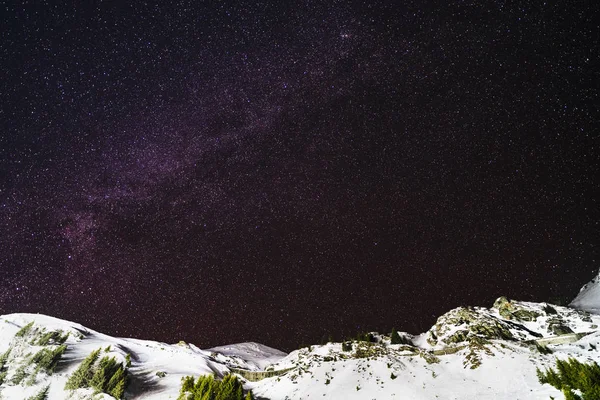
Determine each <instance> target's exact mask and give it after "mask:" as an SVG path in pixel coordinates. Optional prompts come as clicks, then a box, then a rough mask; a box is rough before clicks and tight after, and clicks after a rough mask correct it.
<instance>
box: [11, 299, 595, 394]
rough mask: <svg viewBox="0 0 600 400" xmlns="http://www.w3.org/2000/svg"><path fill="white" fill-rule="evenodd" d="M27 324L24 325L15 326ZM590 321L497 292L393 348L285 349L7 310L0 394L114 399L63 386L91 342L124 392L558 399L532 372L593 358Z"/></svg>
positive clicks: (381, 344) (359, 344)
mask: <svg viewBox="0 0 600 400" xmlns="http://www.w3.org/2000/svg"><path fill="white" fill-rule="evenodd" d="M28 324H31V325H30V328H29V330H27V328H24V327H27V326H29V325H28ZM599 325H600V315H593V314H590V313H588V312H585V311H581V310H576V309H573V308H568V307H559V306H555V305H550V304H546V303H532V302H518V301H511V300H508V299H506V298H504V297H501V298H499V299H498V300H497V301H496V302H495V303H494V305H493V307H491V308H484V307H459V308H456V309H453V310H450V311H449V312H447V313H446V314H444V315H442V316H440V317H439V318H438V320H437V322H436V324H435V325H434V326H432V327H431V329H429V330H428V331H427V332H425V333H423V334H421V335H417V336H412V335H409V334H405V333H401V336H402V338H403V339H402V344H391V337H390V336H388V335H386V334H380V333H372V335H371V338H370V339H371V341H367V340H364V339H363V340H347V341H344V342H343V343H328V344H326V345H321V346H309V347H307V348H302V349H299V350H296V351H293V352H292V353H290V354H286V353H283V352H281V351H279V350H276V349H273V348H270V347H268V346H264V345H261V344H259V343H238V344H233V345H227V346H219V347H215V348H212V349H207V350H202V349H199V348H198V347H196V346H194V345H192V344H187V343H183V342H180V343H179V344H174V345H173V344H166V343H160V342H153V341H146V340H137V339H123V338H114V337H111V336H107V335H104V334H102V333H99V332H95V331H93V330H90V329H88V328H86V327H84V326H82V325H79V324H76V323H72V322H68V321H63V320H60V319H56V318H52V317H48V316H44V315H38V314H10V315H4V316H1V317H0V355H2V354H5V355H6V356H5V361H4V365H2V362H1V361H0V376H2V374H4V375H5V376H4V377H3V379H0V398H1V399H3V400H7V399H19V400H22V399H27V398H29V397H31V396H34V395H36V394H37V393H39V392H40V390H41V389H43V388H44V387H46V386H47V385H49V392H48V399H49V400H59V399H67V398H70V399H74V400H75V399H92V397H93V398H94V399H105V400H107V399H112V398H113V397H111V396H110V395H108V394H96V395H94V393H93V391H92V389H77V390H75V391H69V390H65V383H66V382H67V379H68V378H69V376H71V374H73V372H74V371H75V370H76V369H77V367H78V366H79V365H80V363H81V362H82V360H84V359H85V358H86V357H87V356H88V355H89V354H90V353H91V352H93V351H94V350H97V349H101V351H102V355H103V356H108V357H114V358H115V359H116V360H117V361H118V362H119V363H121V364H122V365H126V364H127V363H128V360H130V362H131V364H130V366H129V367H128V374H129V376H130V378H131V379H130V384H129V386H128V387H127V390H126V391H125V398H127V399H176V398H177V397H178V394H179V388H180V385H181V378H182V377H185V376H188V375H191V376H195V377H196V376H199V375H205V374H214V375H215V376H216V377H217V378H220V377H222V376H224V375H225V374H227V373H229V372H231V371H232V370H235V371H238V373H240V374H242V375H244V376H246V377H247V378H248V379H249V380H246V379H243V378H241V379H242V381H243V383H244V387H245V389H247V390H248V389H250V390H252V392H253V393H254V395H255V396H256V397H257V398H259V399H273V400H286V399H287V400H292V399H311V398H327V399H340V398H344V399H348V400H352V399H357V400H358V399H377V400H380V399H381V400H383V399H414V400H420V399H423V400H425V399H506V400H509V399H510V400H514V399H540V400H541V399H544V400H547V399H548V398H549V397H550V396H553V397H555V398H561V394H560V392H558V391H557V390H556V389H554V388H553V387H551V386H549V385H541V384H540V383H539V382H538V379H537V376H536V368H537V367H552V366H554V363H555V360H556V358H557V357H558V358H568V357H575V358H577V359H579V360H580V361H582V362H590V361H597V362H600V354H599V352H598V351H595V350H594V349H595V348H596V347H598V346H600V332H599V331H598V326H599ZM24 330H25V331H26V333H24V334H23V331H24ZM52 332H58V333H60V334H58V333H57V334H56V335H55V336H52V337H53V338H55V339H52V340H50V341H46V342H45V343H42V342H44V341H43V340H41V339H40V338H42V337H44V336H49V335H50V334H51V333H52ZM67 334H68V336H67ZM584 335H585V336H584ZM582 336H583V337H582ZM56 338H57V339H56ZM548 338H557V339H558V340H556V341H554V340H553V339H551V340H550V341H549V342H548V340H547V339H548ZM63 340H64V344H63V345H64V346H65V349H66V350H65V351H64V354H62V357H60V360H59V361H58V364H57V365H56V368H55V370H54V371H53V372H52V371H45V370H43V369H42V370H39V368H38V369H36V368H35V364H32V359H34V358H35V356H33V355H34V354H36V353H38V352H40V351H45V350H44V349H47V350H48V351H54V350H57V349H59V346H60V343H62V342H61V341H63ZM539 340H546V342H545V343H546V345H547V348H548V349H550V350H551V351H552V353H551V354H546V353H547V352H546V351H544V352H542V351H540V348H539V344H537V342H536V341H539ZM548 343H549V344H548ZM553 343H561V344H553ZM9 349H10V352H8V350H9ZM20 370H21V372H19V371H20ZM19 373H21V374H25V378H24V379H22V380H20V381H19V380H18V379H15V376H18V375H19ZM253 378H257V379H253ZM250 380H252V381H250ZM254 380H257V381H254Z"/></svg>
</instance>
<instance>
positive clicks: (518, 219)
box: [0, 0, 600, 351]
mask: <svg viewBox="0 0 600 400" xmlns="http://www.w3.org/2000/svg"><path fill="white" fill-rule="evenodd" d="M438 3H444V4H438ZM599 8H600V7H599V6H598V5H597V4H596V5H594V2H572V1H547V2H541V1H540V2H533V1H451V2H429V3H428V2H426V1H410V0H409V1H403V2H398V1H365V2H342V1H313V0H305V1H289V2H287V1H261V0H258V1H253V2H245V1H228V0H226V1H218V2H217V1H210V2H198V1H185V0H183V1H172V2H159V3H152V2H149V1H148V2H147V1H144V2H142V1H139V2H137V1H135V2H107V1H93V2H61V3H58V2H56V4H55V3H54V2H50V1H41V0H40V1H22V2H0V15H1V16H2V21H3V26H2V28H1V29H0V96H1V98H2V102H1V104H0V313H2V314H4V313H12V312H39V313H45V314H49V315H53V316H56V317H59V318H65V319H69V320H73V321H76V322H79V323H82V324H84V325H86V326H88V327H90V328H93V329H97V330H100V331H103V332H104V333H107V334H111V335H118V336H130V337H138V338H146V339H155V340H161V341H166V342H176V341H178V340H185V341H188V342H192V343H195V344H196V345H198V346H200V347H205V348H206V347H210V346H215V345H219V344H225V343H233V342H241V341H259V342H262V343H264V344H267V345H270V346H273V347H278V348H281V349H284V350H288V351H289V350H292V349H294V348H297V347H298V346H299V345H300V344H309V343H316V342H318V341H320V340H321V339H322V338H323V337H327V336H329V335H332V336H333V338H338V339H341V338H342V337H344V336H349V335H354V334H356V333H357V332H358V331H365V330H380V331H387V332H389V331H390V330H391V328H392V327H396V328H397V329H399V330H404V331H408V332H411V333H419V332H422V331H424V330H426V329H428V328H429V326H431V324H433V323H434V322H435V319H436V318H437V316H439V315H440V314H442V313H444V312H446V311H448V310H450V309H451V308H454V307H457V306H460V305H484V306H489V305H491V303H492V302H493V300H494V299H495V298H496V297H498V296H500V295H506V296H509V297H511V298H517V299H521V300H538V301H544V300H549V299H564V298H572V297H574V296H575V294H576V293H577V291H578V289H579V288H580V287H581V285H583V284H584V283H585V282H587V281H588V280H589V279H591V278H592V277H593V276H594V274H595V273H596V272H597V270H598V259H599V257H600V254H599V250H598V246H599V244H600V243H599V242H600V234H599V225H598V221H599V220H600V211H599V208H598V195H597V193H596V189H597V188H598V187H599V186H600V182H599V180H600V178H598V177H599V176H600V171H599V162H598V161H599V158H598V157H599V141H598V118H597V116H598V114H594V113H596V112H597V111H598V110H597V109H598V104H599V98H598V89H599V84H600V77H599V73H598V72H599V62H598V60H599V59H598V56H599V54H598V53H599V48H600V46H599V43H598V42H599V32H600V27H599V26H598V22H597V21H598V19H595V17H597V16H598V11H599Z"/></svg>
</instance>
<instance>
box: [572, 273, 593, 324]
mask: <svg viewBox="0 0 600 400" xmlns="http://www.w3.org/2000/svg"><path fill="white" fill-rule="evenodd" d="M570 305H571V307H573V308H577V309H579V310H585V311H588V312H591V313H594V314H600V272H598V276H596V277H595V278H594V279H592V280H591V281H590V282H589V283H588V284H586V285H585V286H584V287H582V288H581V291H580V292H579V294H578V295H577V297H575V300H573V302H572V303H571V304H570Z"/></svg>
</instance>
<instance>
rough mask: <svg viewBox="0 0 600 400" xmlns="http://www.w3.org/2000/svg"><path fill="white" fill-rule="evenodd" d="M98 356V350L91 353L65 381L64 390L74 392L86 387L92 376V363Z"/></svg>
mask: <svg viewBox="0 0 600 400" xmlns="http://www.w3.org/2000/svg"><path fill="white" fill-rule="evenodd" d="M99 355H100V349H98V350H95V351H92V353H91V354H90V355H89V356H88V357H87V358H86V359H85V360H83V362H82V363H81V365H80V366H79V367H78V368H77V370H75V372H73V374H72V375H71V376H70V377H69V379H68V380H67V383H66V384H65V389H67V390H74V389H79V388H82V387H88V386H89V381H90V380H91V379H92V377H93V376H94V371H93V369H92V367H93V365H94V363H95V362H96V360H97V359H98V356H99Z"/></svg>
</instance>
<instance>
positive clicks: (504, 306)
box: [493, 296, 541, 321]
mask: <svg viewBox="0 0 600 400" xmlns="http://www.w3.org/2000/svg"><path fill="white" fill-rule="evenodd" d="M493 308H495V309H497V310H498V313H499V314H500V316H501V317H502V318H504V319H508V320H517V321H535V320H536V319H537V318H538V317H539V316H540V315H541V314H540V313H539V312H537V311H533V310H527V309H525V308H523V307H520V306H518V305H516V304H514V303H512V302H511V301H510V300H509V299H507V298H506V297H504V296H502V297H498V299H496V301H495V302H494V305H493Z"/></svg>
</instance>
